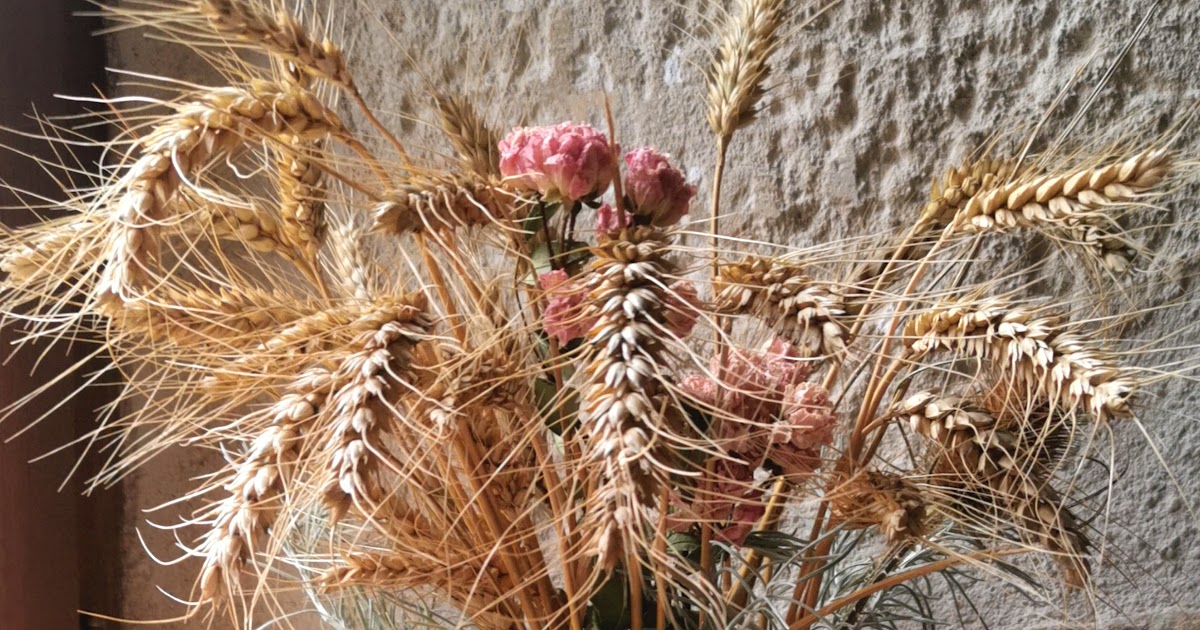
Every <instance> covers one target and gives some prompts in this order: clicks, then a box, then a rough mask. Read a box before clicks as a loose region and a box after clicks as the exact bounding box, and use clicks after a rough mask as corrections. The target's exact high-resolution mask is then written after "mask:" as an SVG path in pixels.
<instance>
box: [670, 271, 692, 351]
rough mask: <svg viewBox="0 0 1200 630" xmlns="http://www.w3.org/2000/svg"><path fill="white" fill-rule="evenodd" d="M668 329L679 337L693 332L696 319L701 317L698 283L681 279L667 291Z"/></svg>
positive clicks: (681, 337)
mask: <svg viewBox="0 0 1200 630" xmlns="http://www.w3.org/2000/svg"><path fill="white" fill-rule="evenodd" d="M666 305H667V312H666V320H667V321H666V324H667V330H668V331H669V332H670V333H671V334H672V335H674V336H675V337H676V338H678V339H683V338H684V337H687V336H688V335H690V334H692V329H693V328H695V327H696V320H697V319H699V318H700V306H701V304H700V294H699V293H698V292H697V291H696V285H694V284H692V283H691V282H688V281H686V280H680V281H679V282H676V283H674V284H672V285H671V286H670V291H669V292H668V293H667V300H666Z"/></svg>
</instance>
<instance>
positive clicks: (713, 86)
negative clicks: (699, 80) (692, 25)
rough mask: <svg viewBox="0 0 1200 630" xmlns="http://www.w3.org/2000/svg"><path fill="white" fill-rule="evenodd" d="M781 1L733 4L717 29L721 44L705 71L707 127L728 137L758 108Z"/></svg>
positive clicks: (744, 0) (741, 0)
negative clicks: (706, 82)
mask: <svg viewBox="0 0 1200 630" xmlns="http://www.w3.org/2000/svg"><path fill="white" fill-rule="evenodd" d="M783 5H784V0H737V8H736V9H735V10H734V12H733V13H730V14H729V16H728V19H727V20H726V22H725V24H723V25H722V28H721V42H720V45H719V46H718V47H717V53H716V55H715V56H714V58H713V65H712V67H711V68H710V69H709V71H708V124H709V126H710V127H712V130H713V133H715V134H717V137H719V138H724V139H728V138H729V137H730V136H732V135H733V132H735V131H737V130H738V129H740V128H742V127H744V126H746V125H747V124H749V123H750V122H751V121H752V120H754V116H755V114H756V113H757V110H758V103H759V101H761V100H762V97H763V95H764V94H766V89H765V88H764V86H763V83H764V82H765V81H766V79H767V75H768V74H770V71H771V68H770V66H768V65H767V59H769V58H770V56H771V53H773V52H775V48H776V46H778V45H779V39H778V37H776V31H777V30H778V29H779V26H780V25H781V24H782V23H783V18H784V16H783Z"/></svg>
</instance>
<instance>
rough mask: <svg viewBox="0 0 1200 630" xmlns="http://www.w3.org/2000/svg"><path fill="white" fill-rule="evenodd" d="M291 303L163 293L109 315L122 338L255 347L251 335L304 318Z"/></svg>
mask: <svg viewBox="0 0 1200 630" xmlns="http://www.w3.org/2000/svg"><path fill="white" fill-rule="evenodd" d="M293 303H294V300H290V299H289V298H287V297H285V296H283V295H282V294H280V293H277V292H273V291H264V290H262V289H257V288H254V287H223V288H221V289H218V290H216V291H211V290H208V289H186V290H184V289H179V288H169V289H164V290H160V291H157V292H155V293H154V296H153V300H140V301H138V302H133V303H130V304H128V305H126V308H124V309H121V310H120V311H118V312H116V313H114V314H113V316H112V318H111V319H110V322H111V324H112V326H113V327H114V328H115V329H116V330H118V331H119V332H120V333H121V334H124V335H130V334H132V335H137V336H138V337H140V338H143V339H165V340H167V341H169V342H170V343H172V344H174V345H176V346H182V347H189V346H212V347H220V346H226V345H230V344H234V343H245V342H248V341H253V342H257V337H256V336H253V335H251V333H263V332H267V331H271V330H275V329H277V328H278V327H279V326H283V325H286V324H287V323H288V322H291V321H294V320H296V319H298V318H300V317H301V316H303V315H304V312H305V311H304V310H302V309H301V308H298V306H299V305H290V304H293Z"/></svg>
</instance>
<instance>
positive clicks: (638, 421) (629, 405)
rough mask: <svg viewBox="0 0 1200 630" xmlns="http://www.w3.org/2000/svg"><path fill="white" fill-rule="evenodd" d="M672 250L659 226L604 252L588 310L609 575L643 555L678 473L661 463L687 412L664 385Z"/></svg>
mask: <svg viewBox="0 0 1200 630" xmlns="http://www.w3.org/2000/svg"><path fill="white" fill-rule="evenodd" d="M666 249H667V242H666V240H664V237H663V235H662V234H661V233H660V232H658V231H655V230H652V229H650V228H634V229H633V230H631V231H625V232H623V233H622V234H621V235H620V236H619V237H617V238H614V239H612V240H609V241H607V242H602V243H601V244H600V245H598V246H597V247H596V248H594V252H595V254H596V259H595V260H594V261H593V263H592V267H591V275H590V279H589V281H588V286H589V289H590V291H589V294H588V298H587V306H586V307H585V309H584V310H585V318H586V319H588V320H592V319H594V321H595V323H594V324H592V326H591V329H590V330H589V331H588V332H587V335H586V337H585V340H586V341H585V343H584V348H585V350H584V352H585V357H584V359H583V365H585V366H586V367H585V368H584V369H583V370H582V371H581V374H582V378H583V382H582V384H581V386H580V391H581V405H580V412H579V416H580V422H581V426H582V427H583V429H584V431H585V432H586V435H587V450H588V452H587V457H588V458H589V459H590V460H592V461H595V462H597V463H599V465H600V468H601V471H602V472H601V475H602V478H603V481H602V482H601V484H600V487H599V488H598V489H597V491H596V494H595V500H596V502H597V503H599V505H600V508H599V510H600V511H599V514H598V516H597V517H596V518H597V522H596V523H595V524H594V526H595V529H594V534H593V536H592V541H593V551H594V553H596V554H598V556H599V566H600V567H603V568H605V569H611V568H612V567H613V566H614V565H615V564H616V562H617V561H618V560H620V559H622V558H623V557H624V555H625V554H632V553H635V552H636V549H635V548H634V543H635V541H637V540H639V537H640V535H641V534H642V532H644V531H645V525H647V523H646V522H643V521H644V519H645V518H646V509H647V508H651V507H653V504H654V499H655V496H656V494H657V493H656V492H655V490H656V488H657V485H658V480H659V479H660V478H661V477H662V475H663V474H664V472H666V471H668V470H669V468H668V467H667V465H666V464H665V463H664V460H662V459H661V458H662V457H664V456H665V455H666V453H664V452H662V448H663V447H662V437H663V435H664V433H665V434H666V435H670V434H671V429H670V427H669V425H670V424H671V423H672V422H673V420H672V419H671V418H670V417H669V415H670V414H673V413H677V411H676V410H675V408H674V406H673V405H671V404H670V401H669V399H668V394H667V388H666V387H665V386H664V384H663V381H664V379H666V378H668V376H667V373H666V369H667V367H666V364H665V361H666V359H667V356H668V348H667V346H666V345H665V343H664V340H665V339H667V338H669V335H667V334H665V331H666V330H668V327H669V321H668V319H667V311H668V304H669V300H670V295H669V294H668V292H667V290H666V286H667V282H666V278H667V277H668V274H669V273H670V271H671V266H670V264H669V263H668V262H667V260H666V258H665V252H666Z"/></svg>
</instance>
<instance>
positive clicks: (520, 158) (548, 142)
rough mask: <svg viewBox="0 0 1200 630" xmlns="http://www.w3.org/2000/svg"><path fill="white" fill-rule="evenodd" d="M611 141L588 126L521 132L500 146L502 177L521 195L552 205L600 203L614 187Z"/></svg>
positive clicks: (524, 129) (558, 126) (554, 127)
mask: <svg viewBox="0 0 1200 630" xmlns="http://www.w3.org/2000/svg"><path fill="white" fill-rule="evenodd" d="M612 171H613V159H612V152H611V151H610V150H609V146H608V139H606V138H605V137H604V134H602V133H600V132H599V131H597V130H595V129H593V128H592V127H589V126H588V125H576V124H574V123H562V124H560V125H555V126H553V127H518V128H516V129H513V130H512V131H511V132H510V133H509V134H508V135H507V136H506V137H505V138H504V139H503V140H501V141H500V173H501V174H502V175H503V176H504V179H505V181H507V182H508V183H509V184H510V185H511V186H513V187H514V188H516V189H518V190H524V191H528V192H538V193H541V194H542V196H543V197H545V198H546V199H548V200H550V201H566V202H573V201H577V200H579V199H590V198H592V197H596V196H598V195H600V194H601V193H603V192H604V191H605V190H607V189H608V185H609V184H610V183H611V182H612Z"/></svg>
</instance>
